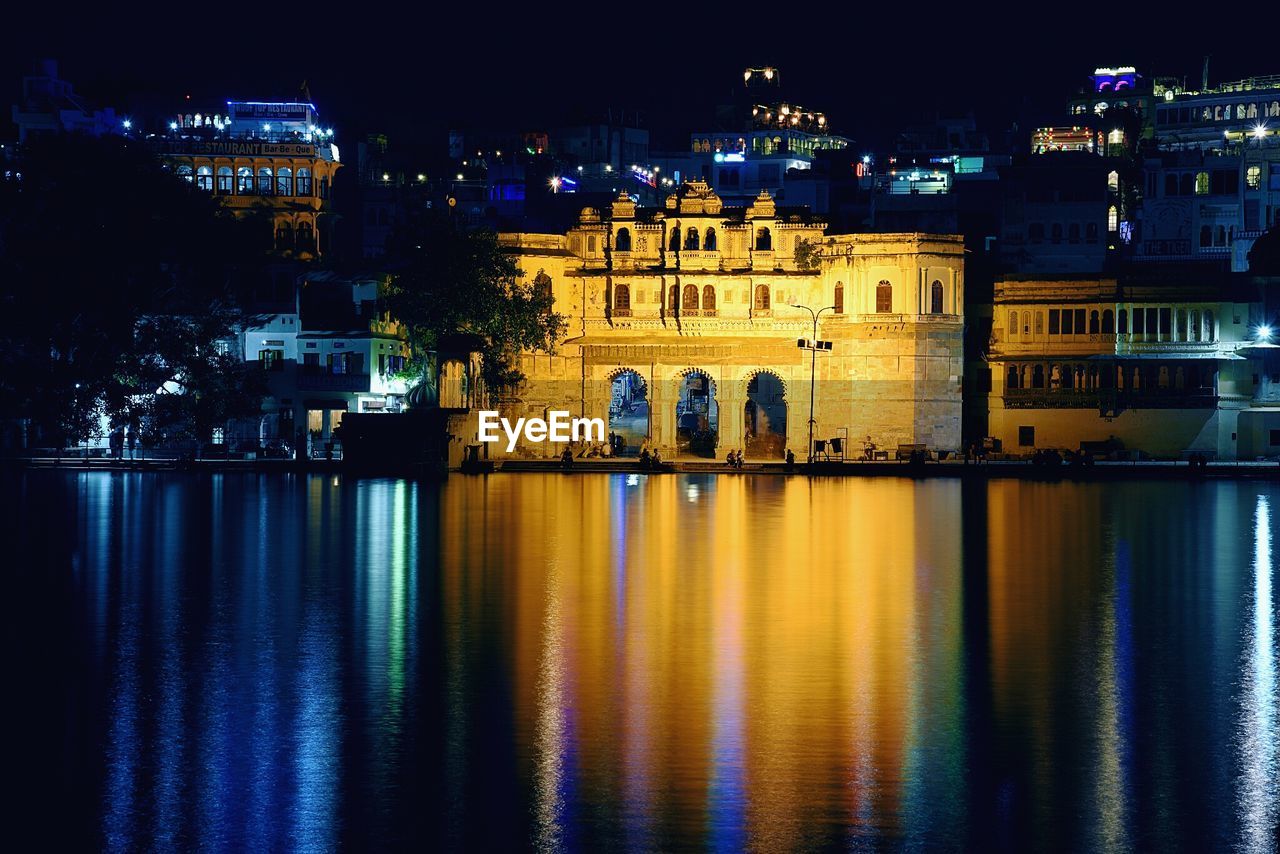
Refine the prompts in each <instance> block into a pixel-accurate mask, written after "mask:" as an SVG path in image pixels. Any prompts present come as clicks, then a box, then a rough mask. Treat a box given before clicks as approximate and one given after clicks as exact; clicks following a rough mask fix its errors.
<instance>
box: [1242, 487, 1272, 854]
mask: <svg viewBox="0 0 1280 854" xmlns="http://www.w3.org/2000/svg"><path fill="white" fill-rule="evenodd" d="M1252 600H1253V601H1252V603H1251V605H1252V614H1251V618H1252V619H1251V620H1250V622H1251V624H1252V625H1251V630H1252V631H1251V632H1250V637H1249V644H1248V652H1247V659H1246V662H1245V668H1244V696H1243V698H1242V703H1243V706H1244V708H1243V710H1242V711H1243V715H1242V721H1241V724H1242V725H1241V733H1240V760H1241V766H1242V768H1241V770H1242V776H1243V778H1244V779H1243V780H1242V784H1241V788H1240V814H1241V819H1242V821H1243V824H1244V827H1243V835H1244V839H1243V843H1244V845H1243V847H1244V848H1245V850H1247V851H1273V850H1275V845H1276V830H1277V828H1276V814H1277V804H1276V801H1277V798H1280V786H1277V783H1276V755H1277V750H1280V733H1277V730H1276V700H1277V698H1276V650H1275V634H1274V610H1273V605H1272V600H1271V506H1270V502H1269V501H1268V499H1267V497H1266V496H1263V495H1259V496H1258V504H1257V507H1256V509H1255V510H1254V550H1253V597H1252Z"/></svg>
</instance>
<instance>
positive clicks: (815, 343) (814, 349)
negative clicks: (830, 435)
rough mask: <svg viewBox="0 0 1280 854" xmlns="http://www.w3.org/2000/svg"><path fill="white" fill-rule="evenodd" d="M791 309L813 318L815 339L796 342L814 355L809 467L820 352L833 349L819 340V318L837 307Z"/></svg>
mask: <svg viewBox="0 0 1280 854" xmlns="http://www.w3.org/2000/svg"><path fill="white" fill-rule="evenodd" d="M791 307H792V308H803V309H804V310H805V311H807V312H809V314H810V315H811V316H812V317H813V339H812V340H811V341H808V342H806V341H805V340H804V339H801V340H799V341H797V342H796V346H797V347H799V348H800V349H802V350H808V351H809V352H810V353H812V356H811V357H810V359H809V452H808V454H807V455H806V457H807V459H808V461H809V465H813V424H814V421H813V399H814V395H815V393H816V392H817V387H818V382H817V381H818V351H819V350H830V349H831V342H830V341H819V340H818V317H819V315H821V314H822V313H823V312H824V311H835V310H836V307H835V306H834V305H828V306H826V307H824V308H820V309H818V310H817V311H814V310H813V309H811V308H809V306H807V305H800V304H798V303H791Z"/></svg>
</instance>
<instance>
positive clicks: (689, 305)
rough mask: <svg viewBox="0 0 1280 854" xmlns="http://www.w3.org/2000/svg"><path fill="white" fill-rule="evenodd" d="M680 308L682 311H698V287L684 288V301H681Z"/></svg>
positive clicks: (686, 286)
mask: <svg viewBox="0 0 1280 854" xmlns="http://www.w3.org/2000/svg"><path fill="white" fill-rule="evenodd" d="M680 308H681V309H682V310H684V311H697V310H698V286H697V285H685V286H684V299H683V300H682V304H681V306H680Z"/></svg>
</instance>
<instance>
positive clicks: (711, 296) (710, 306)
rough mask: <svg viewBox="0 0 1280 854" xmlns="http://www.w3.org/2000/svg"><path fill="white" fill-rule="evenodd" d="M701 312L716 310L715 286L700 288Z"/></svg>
mask: <svg viewBox="0 0 1280 854" xmlns="http://www.w3.org/2000/svg"><path fill="white" fill-rule="evenodd" d="M702 310H703V311H704V312H707V311H715V310H716V286H715V285H703V286H702Z"/></svg>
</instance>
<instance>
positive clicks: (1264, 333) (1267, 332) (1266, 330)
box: [1258, 323, 1271, 341]
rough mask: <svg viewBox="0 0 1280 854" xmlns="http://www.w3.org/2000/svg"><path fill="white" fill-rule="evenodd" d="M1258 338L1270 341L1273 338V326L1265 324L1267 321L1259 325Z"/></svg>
mask: <svg viewBox="0 0 1280 854" xmlns="http://www.w3.org/2000/svg"><path fill="white" fill-rule="evenodd" d="M1258 340H1259V341H1270V340H1271V327H1270V326H1268V325H1267V324H1265V323H1264V324H1262V325H1261V326H1259V327H1258Z"/></svg>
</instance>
